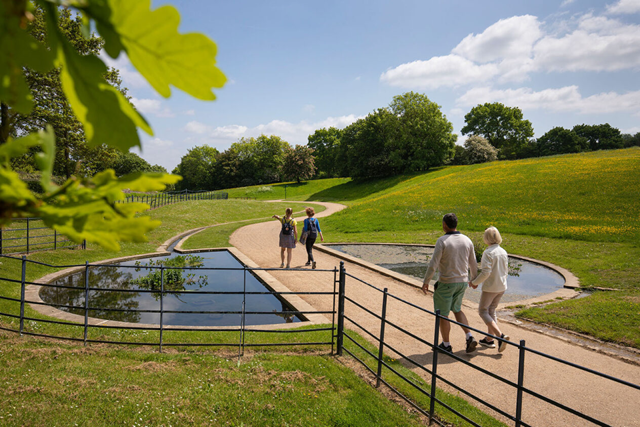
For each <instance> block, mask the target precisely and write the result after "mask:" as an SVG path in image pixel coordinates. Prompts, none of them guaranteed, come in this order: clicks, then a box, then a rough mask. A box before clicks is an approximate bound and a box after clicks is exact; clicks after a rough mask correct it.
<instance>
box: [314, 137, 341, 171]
mask: <svg viewBox="0 0 640 427" xmlns="http://www.w3.org/2000/svg"><path fill="white" fill-rule="evenodd" d="M341 137H342V131H341V130H340V129H338V128H334V127H330V128H329V129H326V128H323V129H318V130H316V131H315V132H314V133H313V134H312V135H309V139H308V141H309V143H308V144H307V145H308V146H309V147H311V148H313V150H314V156H315V159H316V160H315V164H316V166H317V168H318V176H319V177H321V178H331V177H334V176H338V174H339V171H340V167H339V164H340V162H339V158H338V155H339V153H340V138H341Z"/></svg>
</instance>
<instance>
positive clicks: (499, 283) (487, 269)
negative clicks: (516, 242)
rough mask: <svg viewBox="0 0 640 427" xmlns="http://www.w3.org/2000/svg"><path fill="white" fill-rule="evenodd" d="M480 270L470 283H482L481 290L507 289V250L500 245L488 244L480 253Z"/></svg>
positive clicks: (495, 290) (496, 290)
mask: <svg viewBox="0 0 640 427" xmlns="http://www.w3.org/2000/svg"><path fill="white" fill-rule="evenodd" d="M480 268H481V269H482V271H481V272H480V275H479V276H478V277H476V278H475V279H473V280H472V281H471V284H472V285H474V286H475V285H478V284H480V283H482V292H504V291H506V290H507V276H508V275H509V258H508V257H507V251H505V250H504V249H502V248H501V247H500V245H491V246H489V247H488V248H487V249H486V250H485V251H484V253H483V254H482V260H481V261H480Z"/></svg>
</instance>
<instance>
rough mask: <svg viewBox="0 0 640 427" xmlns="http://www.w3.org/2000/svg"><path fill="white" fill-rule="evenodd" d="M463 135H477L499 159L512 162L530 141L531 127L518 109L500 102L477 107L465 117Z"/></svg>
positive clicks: (531, 135)
mask: <svg viewBox="0 0 640 427" xmlns="http://www.w3.org/2000/svg"><path fill="white" fill-rule="evenodd" d="M464 121H465V123H466V124H465V126H464V127H463V128H462V134H463V135H467V134H472V135H480V136H482V137H484V138H485V139H487V140H488V141H489V143H490V144H491V145H493V146H494V147H496V148H497V149H498V152H499V156H500V158H503V159H515V158H516V157H518V154H519V153H520V152H521V151H522V150H523V149H524V148H525V147H526V145H527V144H528V142H529V139H530V138H532V137H533V126H532V125H531V122H530V121H529V120H525V119H524V118H523V115H522V110H520V109H519V108H518V107H507V106H505V105H504V104H501V103H499V102H494V103H486V104H482V105H477V106H475V107H473V108H472V109H471V111H469V113H467V114H466V115H465V116H464Z"/></svg>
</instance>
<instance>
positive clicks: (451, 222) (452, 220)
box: [442, 213, 458, 230]
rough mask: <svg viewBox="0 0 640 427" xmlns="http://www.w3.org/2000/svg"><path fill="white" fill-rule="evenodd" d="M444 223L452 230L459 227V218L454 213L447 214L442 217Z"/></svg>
mask: <svg viewBox="0 0 640 427" xmlns="http://www.w3.org/2000/svg"><path fill="white" fill-rule="evenodd" d="M442 221H444V223H445V224H447V227H449V228H450V229H452V230H453V229H455V228H457V227H458V217H457V216H456V214H454V213H448V214H446V215H445V216H443V217H442Z"/></svg>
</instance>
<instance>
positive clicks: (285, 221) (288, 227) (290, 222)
mask: <svg viewBox="0 0 640 427" xmlns="http://www.w3.org/2000/svg"><path fill="white" fill-rule="evenodd" d="M291 214H293V209H291V208H287V209H286V210H285V211H284V216H283V217H280V216H278V215H274V216H272V217H271V218H275V219H277V220H278V221H280V223H282V228H281V230H280V258H281V259H282V263H281V264H280V268H283V267H284V250H285V249H286V250H287V268H291V250H292V249H293V248H295V247H296V240H297V239H298V229H297V227H296V224H297V223H296V220H295V219H293V218H292V217H291Z"/></svg>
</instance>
